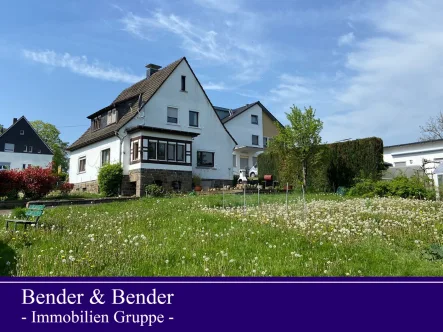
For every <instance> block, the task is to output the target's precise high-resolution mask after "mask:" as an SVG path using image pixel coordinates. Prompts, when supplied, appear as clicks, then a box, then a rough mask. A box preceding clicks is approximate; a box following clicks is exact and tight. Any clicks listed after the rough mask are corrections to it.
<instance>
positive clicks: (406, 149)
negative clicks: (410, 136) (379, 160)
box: [383, 140, 443, 167]
mask: <svg viewBox="0 0 443 332" xmlns="http://www.w3.org/2000/svg"><path fill="white" fill-rule="evenodd" d="M383 158H384V161H385V162H388V163H391V164H393V166H394V167H404V166H421V165H422V164H423V159H426V160H433V161H442V160H443V140H441V141H432V142H422V143H413V144H404V145H398V146H387V147H385V148H384V149H383Z"/></svg>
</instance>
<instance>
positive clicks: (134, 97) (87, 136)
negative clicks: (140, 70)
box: [67, 57, 237, 151]
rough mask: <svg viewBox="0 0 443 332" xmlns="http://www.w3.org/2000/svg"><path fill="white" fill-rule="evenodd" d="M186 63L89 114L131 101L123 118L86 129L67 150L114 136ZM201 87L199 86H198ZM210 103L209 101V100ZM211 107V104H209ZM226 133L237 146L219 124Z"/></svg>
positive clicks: (133, 87) (175, 64)
mask: <svg viewBox="0 0 443 332" xmlns="http://www.w3.org/2000/svg"><path fill="white" fill-rule="evenodd" d="M182 61H186V62H187V64H188V66H189V63H188V61H187V60H186V58H185V57H182V58H180V59H178V60H176V61H174V62H173V63H171V64H169V65H167V66H166V67H164V68H163V69H160V70H158V71H157V72H155V73H154V74H152V75H151V76H150V77H147V78H144V79H142V80H141V81H139V82H137V83H135V84H133V85H131V86H130V87H129V88H127V89H125V90H123V91H122V92H121V93H120V94H119V95H118V96H117V98H115V99H114V101H113V102H112V103H111V104H110V105H108V106H106V107H104V108H102V109H101V110H99V111H97V112H95V113H93V114H91V115H89V116H88V118H89V119H92V118H94V117H95V116H97V115H99V114H100V113H103V112H105V111H107V110H111V109H113V108H114V107H115V106H116V105H118V104H121V103H124V102H129V101H132V105H131V106H130V110H129V112H127V113H126V114H125V115H124V116H122V117H121V118H120V119H119V120H118V121H117V122H116V123H113V124H110V125H108V126H106V127H104V128H103V129H98V130H95V131H92V130H91V128H88V129H87V130H86V131H85V132H84V133H83V135H82V136H80V138H79V139H77V140H76V141H75V142H74V143H72V144H71V145H70V146H69V147H68V148H67V150H68V151H73V150H76V149H79V148H82V147H84V146H87V145H89V144H91V143H95V142H99V141H101V140H103V139H105V138H109V137H112V136H115V133H116V132H117V131H118V130H120V129H121V128H123V127H124V126H125V125H126V124H127V123H128V122H129V121H130V120H132V119H133V118H134V117H135V116H136V115H137V114H138V111H139V110H140V109H141V108H143V106H144V105H145V104H146V103H147V102H148V101H149V100H150V99H151V98H152V97H153V96H154V94H155V93H156V92H157V91H158V89H160V87H161V86H162V85H163V83H164V82H165V81H166V80H167V79H168V77H169V76H170V75H171V74H172V72H173V71H174V70H175V69H176V68H177V67H178V65H179V64H180V63H181V62H182ZM189 68H190V69H191V72H192V73H193V75H194V77H195V79H196V80H197V82H198V83H199V84H200V82H199V81H198V79H197V76H195V74H194V72H193V70H192V68H191V66H189ZM200 87H201V84H200ZM202 90H203V92H204V94H205V96H206V97H207V98H208V100H209V97H208V96H207V95H206V92H205V90H204V89H203V87H202ZM209 102H210V103H211V101H210V100H209ZM211 106H212V104H211ZM221 124H222V125H223V127H224V129H225V130H226V132H227V133H228V134H229V136H230V137H231V139H232V140H233V141H234V142H235V144H237V142H236V141H235V139H234V138H233V137H232V136H231V134H230V133H229V131H228V130H227V129H226V127H225V126H224V124H223V123H222V122H221Z"/></svg>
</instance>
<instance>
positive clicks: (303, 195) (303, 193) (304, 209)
mask: <svg viewBox="0 0 443 332" xmlns="http://www.w3.org/2000/svg"><path fill="white" fill-rule="evenodd" d="M301 191H302V197H303V221H304V220H306V200H305V187H303V185H301Z"/></svg>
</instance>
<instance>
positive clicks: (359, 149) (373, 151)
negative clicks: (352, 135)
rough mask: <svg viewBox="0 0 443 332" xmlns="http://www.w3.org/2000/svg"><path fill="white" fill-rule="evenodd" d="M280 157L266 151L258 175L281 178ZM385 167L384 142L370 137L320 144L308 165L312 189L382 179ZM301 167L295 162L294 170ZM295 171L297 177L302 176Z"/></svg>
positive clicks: (329, 188) (321, 189) (331, 189)
mask: <svg viewBox="0 0 443 332" xmlns="http://www.w3.org/2000/svg"><path fill="white" fill-rule="evenodd" d="M279 160H280V158H279V157H278V155H277V154H276V153H269V152H265V153H262V154H261V155H259V157H258V166H259V167H258V174H259V177H263V176H264V175H265V174H272V175H273V176H274V178H276V179H277V180H281V179H280V174H279V172H278V170H279V167H280V162H279ZM383 169H384V166H383V141H382V140H381V139H380V138H377V137H370V138H365V139H359V140H352V141H347V142H340V143H333V144H325V145H322V146H320V147H319V155H318V158H317V159H316V160H315V162H311V164H310V165H309V166H308V179H307V180H308V188H310V189H311V190H315V191H326V192H328V191H334V192H335V191H336V190H337V188H338V187H351V186H352V185H354V183H355V181H356V180H357V179H358V178H364V179H371V180H374V181H376V180H379V179H380V178H381V171H382V170H383ZM298 172H299V169H298V167H297V166H296V164H295V163H294V173H298ZM298 177H299V176H297V175H296V174H295V176H294V178H298Z"/></svg>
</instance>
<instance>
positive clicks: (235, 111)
mask: <svg viewBox="0 0 443 332" xmlns="http://www.w3.org/2000/svg"><path fill="white" fill-rule="evenodd" d="M255 105H259V106H260V107H261V109H262V110H263V112H265V113H266V114H267V115H268V116H269V117H270V118H271V120H272V121H274V122H277V123H278V124H279V125H280V126H282V127H283V125H282V124H281V123H280V121H278V120H277V118H276V117H275V116H273V115H272V113H271V112H269V111H268V110H267V108H266V107H264V106H263V104H262V103H261V102H260V101H256V102H254V103H252V104H246V105H244V106H242V107H239V108H235V109H233V110H231V112H232V115H230V116H228V117H225V118H223V119H222V122H223V123H226V122H228V121H230V120H232V119H233V118H235V117H236V116H237V115H240V114H242V113H243V112H245V111H247V110H248V109H250V108H251V107H252V106H255ZM220 108H221V107H220Z"/></svg>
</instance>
